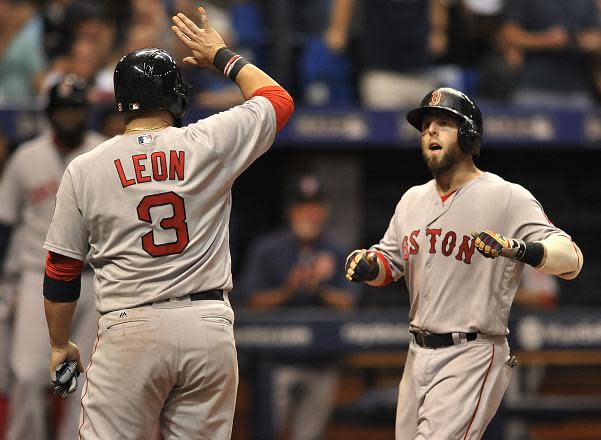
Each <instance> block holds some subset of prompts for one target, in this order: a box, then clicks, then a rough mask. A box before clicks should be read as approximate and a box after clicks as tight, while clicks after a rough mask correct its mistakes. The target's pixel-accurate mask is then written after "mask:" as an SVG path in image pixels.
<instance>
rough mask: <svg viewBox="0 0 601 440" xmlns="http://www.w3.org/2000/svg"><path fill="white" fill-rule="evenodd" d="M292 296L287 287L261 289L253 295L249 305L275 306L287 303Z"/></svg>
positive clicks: (260, 306)
mask: <svg viewBox="0 0 601 440" xmlns="http://www.w3.org/2000/svg"><path fill="white" fill-rule="evenodd" d="M291 296H292V295H291V292H290V291H289V290H288V289H285V288H275V289H266V290H261V291H259V292H256V293H254V294H253V295H252V297H251V299H250V300H249V302H248V305H249V306H251V307H257V308H275V307H278V306H281V305H283V304H285V303H286V302H287V301H288V300H289V299H290V297H291Z"/></svg>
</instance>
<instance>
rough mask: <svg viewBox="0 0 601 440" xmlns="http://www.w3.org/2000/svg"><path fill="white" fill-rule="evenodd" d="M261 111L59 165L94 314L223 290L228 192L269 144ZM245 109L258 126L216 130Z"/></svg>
mask: <svg viewBox="0 0 601 440" xmlns="http://www.w3.org/2000/svg"><path fill="white" fill-rule="evenodd" d="M263 101H265V102H263ZM265 104H267V105H271V104H269V102H268V101H267V100H263V99H258V100H257V99H255V100H253V102H251V103H247V104H245V105H243V106H239V107H237V108H235V109H233V111H232V110H230V111H229V112H225V113H222V114H220V115H216V116H214V117H212V118H207V119H205V120H201V121H199V122H197V123H195V124H191V125H190V126H187V127H183V128H175V127H169V128H166V129H163V130H159V131H148V132H130V133H126V134H124V135H119V136H116V137H114V138H113V139H111V140H109V141H107V142H106V143H104V144H102V145H100V146H99V147H98V148H96V149H95V150H94V151H92V152H90V153H89V154H86V155H84V156H81V157H80V158H78V159H77V160H76V161H74V163H73V164H72V166H70V167H69V169H68V173H69V174H70V178H71V179H72V182H73V191H74V193H75V198H76V199H77V200H76V203H77V206H78V209H79V210H80V212H81V214H82V217H83V223H84V224H85V233H86V234H87V235H88V237H87V241H88V242H89V244H90V247H91V251H90V255H89V261H90V264H91V265H92V266H93V267H94V268H95V270H96V276H97V280H98V283H99V284H98V286H97V290H98V291H99V295H98V296H99V303H98V304H97V307H98V308H99V310H100V311H101V312H106V311H110V310H116V309H120V308H124V307H134V306H136V305H140V304H145V303H148V302H152V301H156V300H159V299H165V298H172V297H179V296H182V295H186V294H188V293H193V292H199V291H205V290H210V289H225V290H229V289H231V287H232V280H231V265H230V255H229V230H228V226H229V214H230V209H231V192H230V190H231V186H232V184H233V182H234V179H235V178H236V177H237V175H239V174H240V173H241V172H242V171H243V170H244V169H245V168H246V167H247V166H248V165H250V163H252V161H254V160H255V159H256V158H257V157H258V156H259V155H260V154H262V153H263V152H264V151H266V149H267V148H268V147H269V145H271V143H272V142H273V136H274V134H275V130H274V125H273V121H272V115H271V114H270V113H269V112H268V111H267V110H266V109H267V106H266V105H265ZM243 107H246V110H244V109H243ZM249 108H250V109H253V110H254V111H255V113H256V114H255V116H253V118H254V117H258V116H257V114H260V113H262V116H260V117H261V118H262V120H263V123H262V124H256V123H255V124H252V123H251V124H249V125H250V127H246V128H244V127H239V126H238V125H237V124H232V125H229V128H230V130H229V131H228V132H227V133H224V130H221V129H220V127H223V122H224V121H225V122H227V118H229V117H237V119H242V120H243V119H244V114H246V113H248V109H249ZM241 112H242V113H241ZM242 122H244V121H242ZM248 122H252V121H248ZM254 122H257V121H254ZM218 127H219V128H218ZM227 127H228V126H227V125H226V126H225V127H224V128H227Z"/></svg>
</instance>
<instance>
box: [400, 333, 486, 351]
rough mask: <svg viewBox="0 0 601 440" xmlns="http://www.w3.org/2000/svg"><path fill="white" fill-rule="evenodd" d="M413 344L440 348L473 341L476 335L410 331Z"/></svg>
mask: <svg viewBox="0 0 601 440" xmlns="http://www.w3.org/2000/svg"><path fill="white" fill-rule="evenodd" d="M409 333H411V334H412V335H413V338H414V340H415V343H416V344H417V345H419V346H420V347H423V348H442V347H450V346H451V345H459V344H463V343H465V342H468V341H475V340H476V338H477V337H478V333H460V332H454V333H431V332H429V331H427V330H424V331H417V330H411V331H410V332H409Z"/></svg>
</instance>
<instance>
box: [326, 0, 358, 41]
mask: <svg viewBox="0 0 601 440" xmlns="http://www.w3.org/2000/svg"><path fill="white" fill-rule="evenodd" d="M353 2H354V0H334V2H332V11H331V14H330V25H329V27H330V28H331V29H335V30H336V31H337V32H341V33H344V34H347V33H348V30H349V26H350V23H351V15H352V12H353Z"/></svg>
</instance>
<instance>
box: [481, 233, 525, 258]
mask: <svg viewBox="0 0 601 440" xmlns="http://www.w3.org/2000/svg"><path fill="white" fill-rule="evenodd" d="M472 237H473V238H474V243H475V245H476V249H478V252H480V253H481V254H482V255H484V256H485V257H486V258H497V257H498V256H499V255H500V256H502V257H507V258H515V257H516V256H517V252H518V249H519V248H518V247H517V243H516V241H515V240H512V239H510V238H507V237H505V236H503V235H501V234H498V233H496V232H493V231H490V230H486V231H482V232H472Z"/></svg>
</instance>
